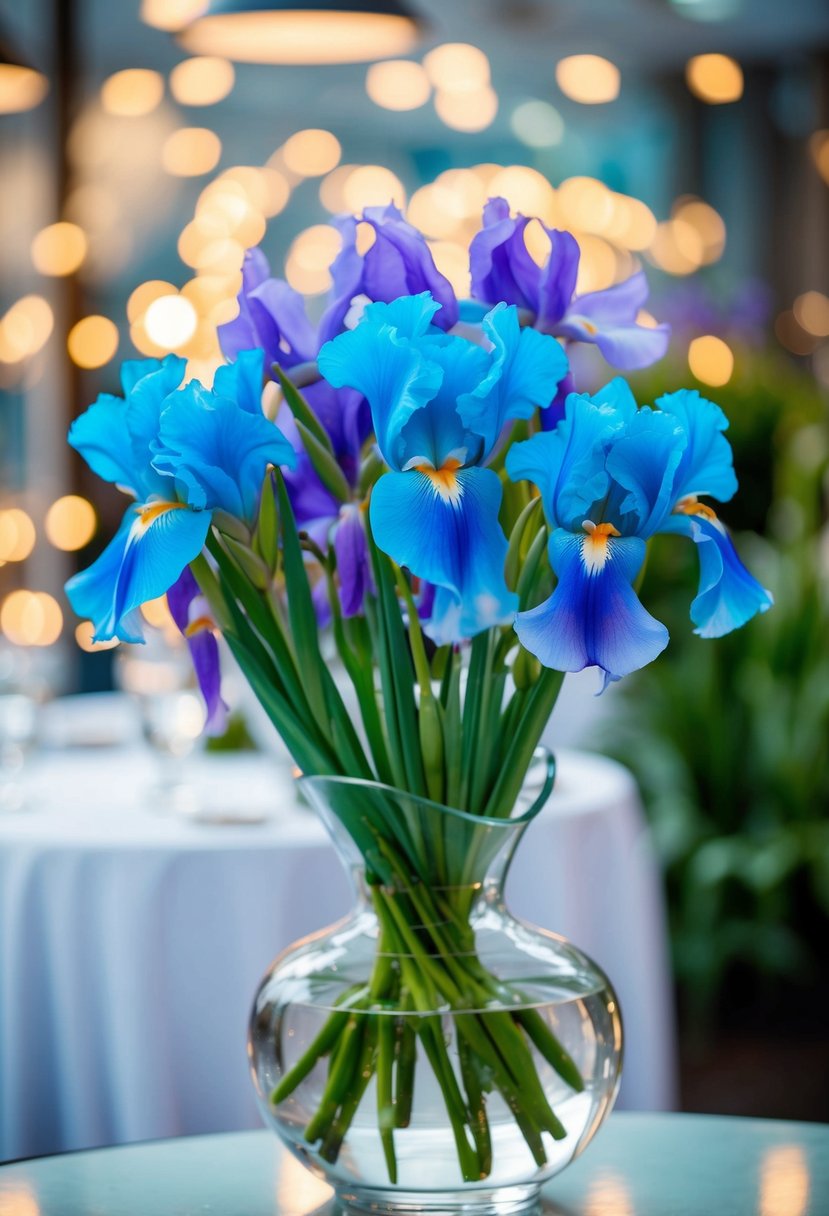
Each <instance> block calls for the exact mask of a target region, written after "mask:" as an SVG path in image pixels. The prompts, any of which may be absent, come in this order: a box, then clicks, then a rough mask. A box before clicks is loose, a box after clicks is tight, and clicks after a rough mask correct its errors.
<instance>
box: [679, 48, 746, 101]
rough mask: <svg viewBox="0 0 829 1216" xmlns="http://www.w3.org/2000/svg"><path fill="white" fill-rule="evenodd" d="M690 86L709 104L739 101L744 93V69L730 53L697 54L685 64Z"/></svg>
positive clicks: (686, 76) (696, 94)
mask: <svg viewBox="0 0 829 1216" xmlns="http://www.w3.org/2000/svg"><path fill="white" fill-rule="evenodd" d="M685 79H686V81H687V82H688V88H689V89H690V90H691V92H692V93H693V94H694V96H695V97H698V98H699V99H700V101H705V102H707V103H708V105H712V106H717V105H725V104H726V103H728V102H731V101H739V99H740V98H741V97H742V95H743V70H742V68H741V67H740V65H739V63H737V61H736V59H732V58H731V56H730V55H695V56H694V57H693V59H689V60H688V63H687V64H686V65H685Z"/></svg>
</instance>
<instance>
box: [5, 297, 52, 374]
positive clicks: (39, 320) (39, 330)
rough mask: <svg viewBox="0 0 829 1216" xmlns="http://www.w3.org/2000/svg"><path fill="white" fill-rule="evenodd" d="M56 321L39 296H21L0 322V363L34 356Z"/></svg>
mask: <svg viewBox="0 0 829 1216" xmlns="http://www.w3.org/2000/svg"><path fill="white" fill-rule="evenodd" d="M54 325H55V318H54V314H53V312H52V309H51V307H50V305H49V302H48V301H47V300H44V299H43V297H42V296H36V295H29V296H23V297H22V298H21V299H19V300H18V301H17V302H16V303H14V304H12V306H11V308H10V309H9V310H8V312H7V313H6V314H5V316H4V317H3V319H2V321H0V362H3V363H18V362H19V361H20V360H21V359H26V358H28V357H29V356H30V355H35V354H37V352H38V351H39V350H41V349H42V348H43V347H44V346H45V345H46V343H47V342H48V340H49V337H50V335H51V333H52V330H53V328H54Z"/></svg>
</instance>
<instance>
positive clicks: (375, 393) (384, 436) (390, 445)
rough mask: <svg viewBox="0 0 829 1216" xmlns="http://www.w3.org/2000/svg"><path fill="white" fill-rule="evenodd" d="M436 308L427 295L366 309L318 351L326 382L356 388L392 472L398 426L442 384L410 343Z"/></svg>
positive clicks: (396, 456)
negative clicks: (347, 329) (353, 324)
mask: <svg viewBox="0 0 829 1216" xmlns="http://www.w3.org/2000/svg"><path fill="white" fill-rule="evenodd" d="M435 310H436V304H435V302H434V301H433V300H431V299H430V298H429V296H428V294H426V293H423V294H422V295H419V296H409V297H406V298H403V299H400V300H397V301H395V303H394V304H392V305H385V304H373V305H369V306H368V307H367V308H366V310H365V315H364V317H363V319H362V321H361V322H360V324H359V325H357V326H356V328H355V329H353V330H351V331H350V332H348V333H344V334H340V335H339V337H337V338H336V339H334V340H333V341H332V342H328V343H326V345H325V346H324V347H323V348H322V350H321V351H320V353H319V360H318V362H319V369H320V371H321V372H322V374H323V375H324V376H325V378H326V380H327V381H328V382H329V384H331V385H333V386H334V387H335V388H343V387H349V388H353V389H356V390H357V391H358V392H359V393H361V394H362V395H363V396H364V397H365V398H366V400H367V401H368V403H369V407H370V409H371V414H372V418H373V420H374V432H375V435H376V436H377V444H378V447H379V448H380V451H381V453H382V455H383V459H384V460H385V461H386V463H387V464H389V465H390V466H391V467H392V468H399V467H400V465H401V459H400V457H401V453H400V452H399V451H398V450H397V448H398V444H397V440H398V438H399V435H400V432H401V430H402V428H403V427H404V426H405V424H406V422H407V421H408V419H409V418H410V417H411V416H412V414H413V413H414V412H415V411H416V410H418V409H420V408H421V407H422V406H423V405H425V404H426V402H427V401H431V400H432V398H433V397H434V396H435V394H436V393H437V391H438V388H439V387H440V383H441V380H442V375H443V373H442V371H441V368H440V367H439V366H438V364H436V363H434V362H431V361H430V360H429V359H427V358H426V357H425V356H424V354H423V353H422V352H421V350H420V349H419V348H418V347H417V346H416V345H414V344H413V343H412V342H411V341H410V340H409V339H411V338H416V337H421V336H423V335H425V334H426V333H427V331H428V330H429V328H430V325H431V320H432V317H433V316H434V313H435Z"/></svg>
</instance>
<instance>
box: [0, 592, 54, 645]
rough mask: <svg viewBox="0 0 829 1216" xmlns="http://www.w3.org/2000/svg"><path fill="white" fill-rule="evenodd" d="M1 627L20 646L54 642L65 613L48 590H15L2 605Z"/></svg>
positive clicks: (0, 611)
mask: <svg viewBox="0 0 829 1216" xmlns="http://www.w3.org/2000/svg"><path fill="white" fill-rule="evenodd" d="M0 629H2V631H3V633H4V634H5V635H6V637H7V638H8V640H9V641H10V642H12V643H13V644H14V645H16V646H51V645H52V644H53V643H54V642H56V641H57V640H58V638H59V637H60V634H61V630H62V629H63V613H62V612H61V610H60V605H59V604H58V602H57V600H56V599H55V598H54V596H51V595H48V594H47V592H45V591H24V590H19V591H12V592H10V593H9V595H7V596H6V598H5V599H4V600H3V606H2V608H0Z"/></svg>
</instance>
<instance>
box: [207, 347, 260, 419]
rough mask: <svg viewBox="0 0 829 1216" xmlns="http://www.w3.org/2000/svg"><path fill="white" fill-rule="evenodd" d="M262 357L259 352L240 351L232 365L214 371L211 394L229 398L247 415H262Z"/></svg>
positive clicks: (228, 364)
mask: <svg viewBox="0 0 829 1216" xmlns="http://www.w3.org/2000/svg"><path fill="white" fill-rule="evenodd" d="M263 362H264V355H263V353H262V351H261V350H242V351H240V352H239V354H238V355H237V356H236V360H235V362H233V363H227V364H225V365H224V367H220V368H217V369H216V375H215V376H214V377H213V392H214V393H215V394H216V396H217V397H229V398H230V400H231V401H235V402H236V404H237V405H238V406H239V408H240V409H243V410H244V411H245V412H246V413H248V414H261V413H262V386H263V383H264V376H263V367H262V365H263Z"/></svg>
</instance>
